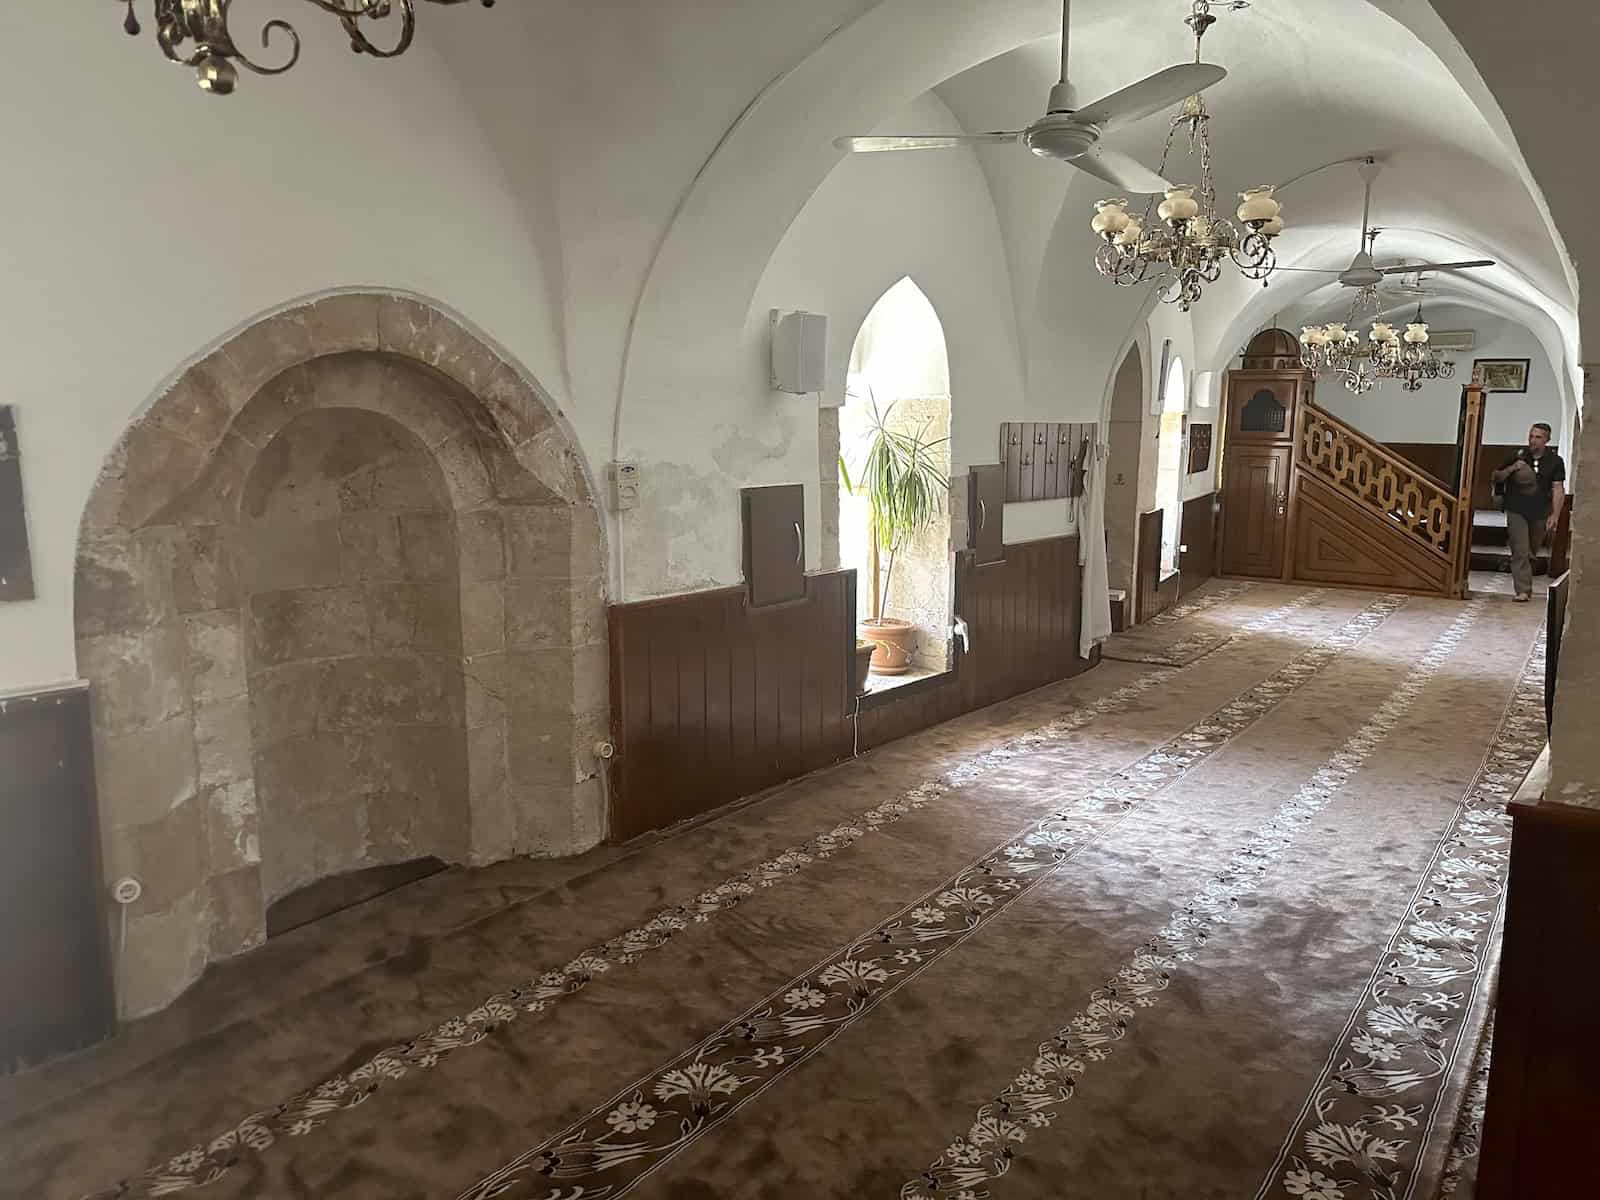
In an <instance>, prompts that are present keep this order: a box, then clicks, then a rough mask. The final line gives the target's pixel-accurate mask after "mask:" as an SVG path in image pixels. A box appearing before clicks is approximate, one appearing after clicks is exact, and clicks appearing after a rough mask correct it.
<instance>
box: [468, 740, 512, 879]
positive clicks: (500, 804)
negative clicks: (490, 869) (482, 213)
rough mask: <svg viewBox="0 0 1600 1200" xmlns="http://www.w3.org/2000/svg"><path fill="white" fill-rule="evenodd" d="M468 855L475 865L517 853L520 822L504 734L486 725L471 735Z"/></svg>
mask: <svg viewBox="0 0 1600 1200" xmlns="http://www.w3.org/2000/svg"><path fill="white" fill-rule="evenodd" d="M467 738H468V743H467V773H468V799H469V804H470V808H471V825H470V838H469V848H468V853H469V856H470V861H472V862H473V863H475V864H478V865H483V864H485V863H492V862H499V861H501V860H502V859H507V858H510V857H511V856H512V855H514V854H515V853H516V852H517V819H516V813H515V811H514V808H513V805H512V801H511V796H510V792H509V790H508V788H507V786H506V777H505V747H504V740H503V739H504V732H503V731H502V730H501V729H499V728H498V727H495V726H485V727H483V728H482V729H475V730H472V731H471V732H469V733H468V734H467Z"/></svg>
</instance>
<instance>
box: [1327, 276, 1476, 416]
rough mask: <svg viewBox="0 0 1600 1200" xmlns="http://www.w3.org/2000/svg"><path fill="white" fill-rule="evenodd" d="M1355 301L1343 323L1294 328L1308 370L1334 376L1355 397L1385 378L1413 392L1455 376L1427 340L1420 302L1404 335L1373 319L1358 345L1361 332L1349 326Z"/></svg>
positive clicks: (1356, 306) (1450, 365)
mask: <svg viewBox="0 0 1600 1200" xmlns="http://www.w3.org/2000/svg"><path fill="white" fill-rule="evenodd" d="M1363 290H1365V289H1363ZM1361 303H1362V300H1361V298H1358V299H1357V300H1356V302H1355V304H1353V305H1352V306H1351V310H1350V315H1349V317H1348V318H1346V319H1345V320H1344V321H1335V322H1332V323H1330V324H1327V325H1307V326H1305V327H1303V328H1302V329H1301V330H1300V361H1301V363H1302V364H1303V365H1304V366H1305V368H1306V369H1307V370H1308V371H1311V372H1312V373H1313V374H1317V375H1332V376H1335V377H1337V378H1338V379H1339V380H1340V382H1342V383H1343V384H1344V386H1345V388H1346V389H1348V390H1349V391H1351V392H1354V393H1355V394H1356V395H1358V396H1360V395H1363V394H1365V393H1366V392H1369V391H1371V390H1372V389H1373V388H1374V387H1376V386H1377V385H1378V383H1379V382H1380V381H1382V380H1385V379H1397V380H1399V381H1400V386H1401V388H1403V389H1404V390H1405V391H1408V392H1417V391H1421V390H1422V385H1423V384H1424V383H1425V382H1427V381H1429V380H1434V379H1453V378H1455V373H1456V364H1455V363H1454V362H1452V361H1451V360H1450V359H1447V358H1441V357H1439V355H1438V353H1437V352H1436V351H1435V350H1434V349H1433V347H1432V346H1430V345H1429V344H1428V325H1427V322H1425V321H1424V320H1423V319H1422V306H1421V305H1418V306H1417V318H1416V320H1415V321H1412V322H1410V323H1409V324H1408V325H1407V326H1406V329H1405V332H1404V333H1396V332H1395V328H1394V326H1393V325H1391V324H1388V323H1387V322H1384V321H1376V322H1374V323H1373V326H1372V329H1371V330H1370V331H1369V332H1368V334H1367V341H1366V344H1365V345H1363V344H1362V341H1361V336H1360V335H1359V334H1357V333H1356V332H1355V331H1354V330H1352V329H1350V328H1349V325H1350V323H1351V322H1353V321H1354V320H1355V314H1356V312H1357V310H1358V309H1359V308H1360V306H1361Z"/></svg>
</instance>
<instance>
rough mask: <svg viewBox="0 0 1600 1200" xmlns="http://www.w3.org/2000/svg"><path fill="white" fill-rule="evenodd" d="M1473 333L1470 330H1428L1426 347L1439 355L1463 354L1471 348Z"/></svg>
mask: <svg viewBox="0 0 1600 1200" xmlns="http://www.w3.org/2000/svg"><path fill="white" fill-rule="evenodd" d="M1475 332H1476V331H1475V330H1471V329H1430V330H1429V331H1428V345H1430V346H1432V347H1433V348H1434V349H1435V350H1437V351H1439V352H1440V353H1441V354H1464V353H1466V352H1467V351H1468V350H1471V349H1472V348H1473V345H1474V334H1475Z"/></svg>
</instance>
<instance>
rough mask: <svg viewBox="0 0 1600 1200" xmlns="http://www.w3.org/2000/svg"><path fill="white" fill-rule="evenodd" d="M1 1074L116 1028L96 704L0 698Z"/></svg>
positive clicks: (74, 693) (43, 697) (64, 698)
mask: <svg viewBox="0 0 1600 1200" xmlns="http://www.w3.org/2000/svg"><path fill="white" fill-rule="evenodd" d="M0 764H4V766H3V769H0V964H3V968H0V1072H4V1071H10V1070H14V1069H16V1068H17V1067H19V1066H25V1065H28V1064H31V1063H38V1062H42V1061H43V1060H44V1059H47V1058H51V1057H54V1056H55V1055H58V1054H64V1053H66V1052H67V1051H69V1050H77V1049H80V1048H81V1047H84V1046H87V1045H90V1044H91V1043H94V1042H97V1041H100V1040H101V1039H103V1038H106V1037H109V1036H110V1035H111V1032H112V1030H113V1029H114V1028H115V1025H116V1005H115V1001H114V999H113V996H112V990H111V964H110V958H109V943H108V942H107V940H106V926H105V902H106V895H105V891H104V889H103V887H102V886H101V867H100V822H99V815H98V812H97V810H96V803H95V789H94V751H93V744H92V742H91V739H90V734H89V693H88V689H87V688H83V687H72V688H66V689H61V690H54V691H47V692H41V693H35V694H31V695H25V696H17V695H11V696H6V697H4V698H0Z"/></svg>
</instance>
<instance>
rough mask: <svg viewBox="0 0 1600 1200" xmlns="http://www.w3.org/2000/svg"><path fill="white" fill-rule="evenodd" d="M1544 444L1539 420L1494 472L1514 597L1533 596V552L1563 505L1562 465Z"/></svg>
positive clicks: (1546, 436)
mask: <svg viewBox="0 0 1600 1200" xmlns="http://www.w3.org/2000/svg"><path fill="white" fill-rule="evenodd" d="M1549 443H1550V426H1548V425H1546V424H1545V423H1544V422H1543V421H1539V422H1537V423H1535V424H1534V426H1533V428H1532V429H1530V430H1528V444H1527V445H1526V446H1524V447H1523V448H1522V449H1521V450H1518V451H1517V453H1516V457H1514V458H1513V459H1511V461H1510V462H1508V463H1506V465H1505V466H1503V467H1501V468H1500V469H1499V470H1498V471H1496V472H1495V473H1494V481H1495V483H1497V484H1501V485H1503V486H1504V488H1505V497H1506V535H1507V538H1508V540H1509V541H1510V543H1511V578H1512V581H1513V582H1514V583H1515V584H1516V589H1517V599H1518V600H1520V601H1522V602H1524V603H1526V602H1527V601H1528V600H1529V599H1531V598H1532V596H1533V556H1534V555H1535V554H1537V553H1538V552H1539V547H1540V546H1542V545H1543V544H1544V542H1545V539H1546V538H1547V537H1549V536H1551V535H1553V534H1554V533H1555V531H1556V525H1557V523H1558V522H1559V521H1560V520H1561V506H1562V505H1563V504H1565V503H1566V499H1567V489H1566V478H1567V464H1566V463H1564V462H1562V461H1561V456H1560V455H1559V454H1557V453H1556V452H1555V451H1554V450H1550V449H1547V447H1548V445H1549Z"/></svg>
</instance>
